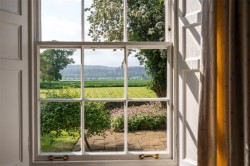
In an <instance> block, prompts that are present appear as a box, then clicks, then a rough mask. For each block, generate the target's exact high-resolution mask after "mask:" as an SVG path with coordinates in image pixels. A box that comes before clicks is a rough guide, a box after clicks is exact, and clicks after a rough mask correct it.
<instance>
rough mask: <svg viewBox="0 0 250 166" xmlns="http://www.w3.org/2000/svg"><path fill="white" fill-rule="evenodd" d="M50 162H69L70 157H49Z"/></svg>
mask: <svg viewBox="0 0 250 166" xmlns="http://www.w3.org/2000/svg"><path fill="white" fill-rule="evenodd" d="M48 160H50V161H54V160H64V161H66V160H69V156H56V157H55V156H49V157H48Z"/></svg>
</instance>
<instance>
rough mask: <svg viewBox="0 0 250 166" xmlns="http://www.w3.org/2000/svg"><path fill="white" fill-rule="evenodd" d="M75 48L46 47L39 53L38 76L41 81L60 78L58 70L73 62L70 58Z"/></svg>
mask: <svg viewBox="0 0 250 166" xmlns="http://www.w3.org/2000/svg"><path fill="white" fill-rule="evenodd" d="M74 52H75V50H73V49H47V50H45V51H43V52H42V53H41V55H40V74H41V75H40V78H41V80H42V81H43V82H45V81H48V82H51V81H58V80H61V79H62V75H61V74H60V70H62V69H64V68H65V67H66V66H67V65H68V64H72V63H74V60H73V59H72V58H70V56H72V55H73V53H74Z"/></svg>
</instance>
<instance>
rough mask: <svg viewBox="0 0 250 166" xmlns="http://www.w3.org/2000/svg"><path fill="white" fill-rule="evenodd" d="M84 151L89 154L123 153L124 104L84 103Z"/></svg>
mask: <svg viewBox="0 0 250 166" xmlns="http://www.w3.org/2000/svg"><path fill="white" fill-rule="evenodd" d="M84 108H85V129H86V130H85V136H86V139H87V141H86V143H85V150H86V151H88V152H89V151H91V152H110V151H123V149H124V103H120V102H86V103H85V107H84Z"/></svg>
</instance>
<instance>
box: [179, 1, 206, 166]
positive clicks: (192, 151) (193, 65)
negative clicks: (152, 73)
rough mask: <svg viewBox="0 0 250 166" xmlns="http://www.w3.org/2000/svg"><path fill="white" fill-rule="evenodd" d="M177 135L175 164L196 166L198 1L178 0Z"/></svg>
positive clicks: (200, 4)
mask: <svg viewBox="0 0 250 166" xmlns="http://www.w3.org/2000/svg"><path fill="white" fill-rule="evenodd" d="M178 3H179V4H178V6H179V7H178V11H177V13H178V15H177V16H176V17H175V18H177V19H178V20H176V21H178V38H177V43H178V50H177V52H176V55H177V57H178V81H179V83H178V91H179V92H178V127H179V132H178V137H179V139H178V140H179V143H178V145H179V156H178V158H179V165H181V166H194V165H197V145H198V144H197V135H198V115H199V87H200V65H199V64H200V58H201V7H202V0H186V1H183V0H179V1H178Z"/></svg>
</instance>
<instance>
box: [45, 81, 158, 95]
mask: <svg viewBox="0 0 250 166" xmlns="http://www.w3.org/2000/svg"><path fill="white" fill-rule="evenodd" d="M148 83H149V81H148V80H129V84H128V85H129V87H128V96H129V97H130V98H154V97H156V94H155V93H154V92H153V91H152V90H150V89H148V88H147V85H148ZM123 85H124V82H123V81H122V80H101V81H100V80H96V81H85V84H84V86H85V89H84V96H85V97H86V98H123V97H124V87H123ZM67 88H70V91H77V92H78V93H79V96H78V97H79V98H80V91H81V89H80V82H79V81H54V82H51V83H41V90H40V97H42V98H46V93H59V91H60V90H62V89H67Z"/></svg>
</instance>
